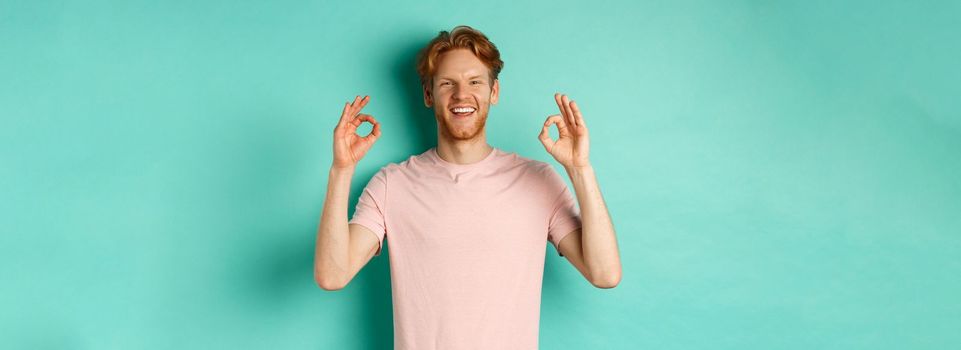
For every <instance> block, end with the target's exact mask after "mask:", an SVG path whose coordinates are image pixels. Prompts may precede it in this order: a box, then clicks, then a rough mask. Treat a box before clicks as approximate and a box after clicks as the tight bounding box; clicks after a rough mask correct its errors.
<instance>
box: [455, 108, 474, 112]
mask: <svg viewBox="0 0 961 350" xmlns="http://www.w3.org/2000/svg"><path fill="white" fill-rule="evenodd" d="M453 111H454V113H471V112H474V107H459V108H454V109H453Z"/></svg>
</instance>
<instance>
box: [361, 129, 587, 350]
mask: <svg viewBox="0 0 961 350" xmlns="http://www.w3.org/2000/svg"><path fill="white" fill-rule="evenodd" d="M350 223H352V224H360V225H363V226H364V227H367V228H368V229H370V230H371V231H373V232H374V234H376V235H377V238H378V239H380V242H381V243H380V246H378V248H377V253H376V255H380V251H381V247H382V246H383V239H384V237H385V236H386V237H387V239H388V241H389V243H390V249H389V250H388V255H389V256H390V276H391V288H392V296H393V306H394V348H395V349H416V350H433V349H437V350H441V349H443V350H458V349H536V348H537V339H538V326H539V321H540V304H541V282H542V278H543V275H544V258H545V251H546V244H547V243H546V242H551V244H553V245H554V247H555V249H556V248H557V245H558V244H559V243H560V241H561V239H562V238H564V236H565V235H567V234H568V233H570V232H571V231H573V230H575V229H577V228H580V227H581V218H580V212H579V209H578V208H577V206H576V202H575V200H574V197H573V196H572V195H571V191H570V190H569V189H568V188H567V184H566V183H565V182H564V181H563V179H562V178H561V177H560V175H559V174H558V173H557V171H555V170H554V168H553V167H551V165H549V164H547V163H545V162H541V161H537V160H532V159H528V158H524V157H521V156H519V155H517V154H516V153H506V152H504V151H501V150H499V149H497V148H494V150H493V151H492V152H491V153H490V154H489V155H487V157H486V158H484V159H483V160H481V161H478V162H476V163H472V164H455V163H449V162H447V161H445V160H443V159H441V158H440V156H438V155H437V151H436V147H435V148H431V149H429V150H427V151H426V152H424V153H421V154H419V155H416V156H414V155H412V156H410V157H409V158H408V159H406V160H404V161H403V162H401V163H399V164H397V163H390V164H388V165H386V166H384V167H382V168H381V169H380V171H378V172H377V173H376V174H375V175H374V177H373V178H372V179H371V180H370V182H369V183H368V184H367V186H366V188H364V192H363V193H362V194H361V196H360V200H359V201H358V203H357V210H356V211H355V212H354V216H353V217H352V219H351V220H350ZM559 253H560V251H558V254H559Z"/></svg>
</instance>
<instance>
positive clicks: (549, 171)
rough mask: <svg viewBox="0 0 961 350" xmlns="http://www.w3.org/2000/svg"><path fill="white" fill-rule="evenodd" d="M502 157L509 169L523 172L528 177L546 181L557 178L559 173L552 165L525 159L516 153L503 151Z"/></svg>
mask: <svg viewBox="0 0 961 350" xmlns="http://www.w3.org/2000/svg"><path fill="white" fill-rule="evenodd" d="M501 157H503V158H504V159H505V161H504V163H505V164H508V166H509V167H511V168H517V169H519V170H522V172H523V173H524V174H526V175H528V176H531V177H537V178H540V179H544V180H547V179H550V178H552V177H555V176H557V171H555V170H554V166H553V165H551V164H550V163H547V162H544V161H540V160H537V159H532V158H528V157H524V156H522V155H520V154H517V153H515V152H506V151H502V155H501Z"/></svg>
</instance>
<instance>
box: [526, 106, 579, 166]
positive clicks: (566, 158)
mask: <svg viewBox="0 0 961 350" xmlns="http://www.w3.org/2000/svg"><path fill="white" fill-rule="evenodd" d="M554 100H556V101H557V107H558V108H559V109H560V111H561V114H554V115H552V116H549V117H547V120H546V121H544V128H543V129H541V134H540V135H539V136H538V138H539V139H540V140H541V143H542V144H544V149H546V150H547V153H550V154H551V155H552V156H554V159H555V160H557V162H558V163H561V165H563V166H564V168H568V169H570V168H580V167H586V166H589V165H590V161H589V159H588V153H589V149H590V142H589V139H588V137H587V125H586V124H584V117H583V116H582V115H581V111H580V109H578V108H577V104H576V103H574V101H573V100H569V99H568V98H567V95H562V94H560V93H556V94H554ZM551 124H557V134H558V135H559V137H558V139H557V140H552V139H551V135H550V132H549V129H550V127H551Z"/></svg>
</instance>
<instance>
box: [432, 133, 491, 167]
mask: <svg viewBox="0 0 961 350" xmlns="http://www.w3.org/2000/svg"><path fill="white" fill-rule="evenodd" d="M477 136H479V137H475V138H473V139H470V140H452V139H449V138H446V137H443V135H438V138H437V155H438V156H440V157H441V159H443V160H445V161H447V162H450V163H455V164H471V163H476V162H479V161H481V160H483V159H484V158H486V157H487V156H488V155H490V152H493V151H494V147H492V146H491V145H488V144H487V138H486V137H484V135H483V132H482V133H481V134H478V135H477Z"/></svg>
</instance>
